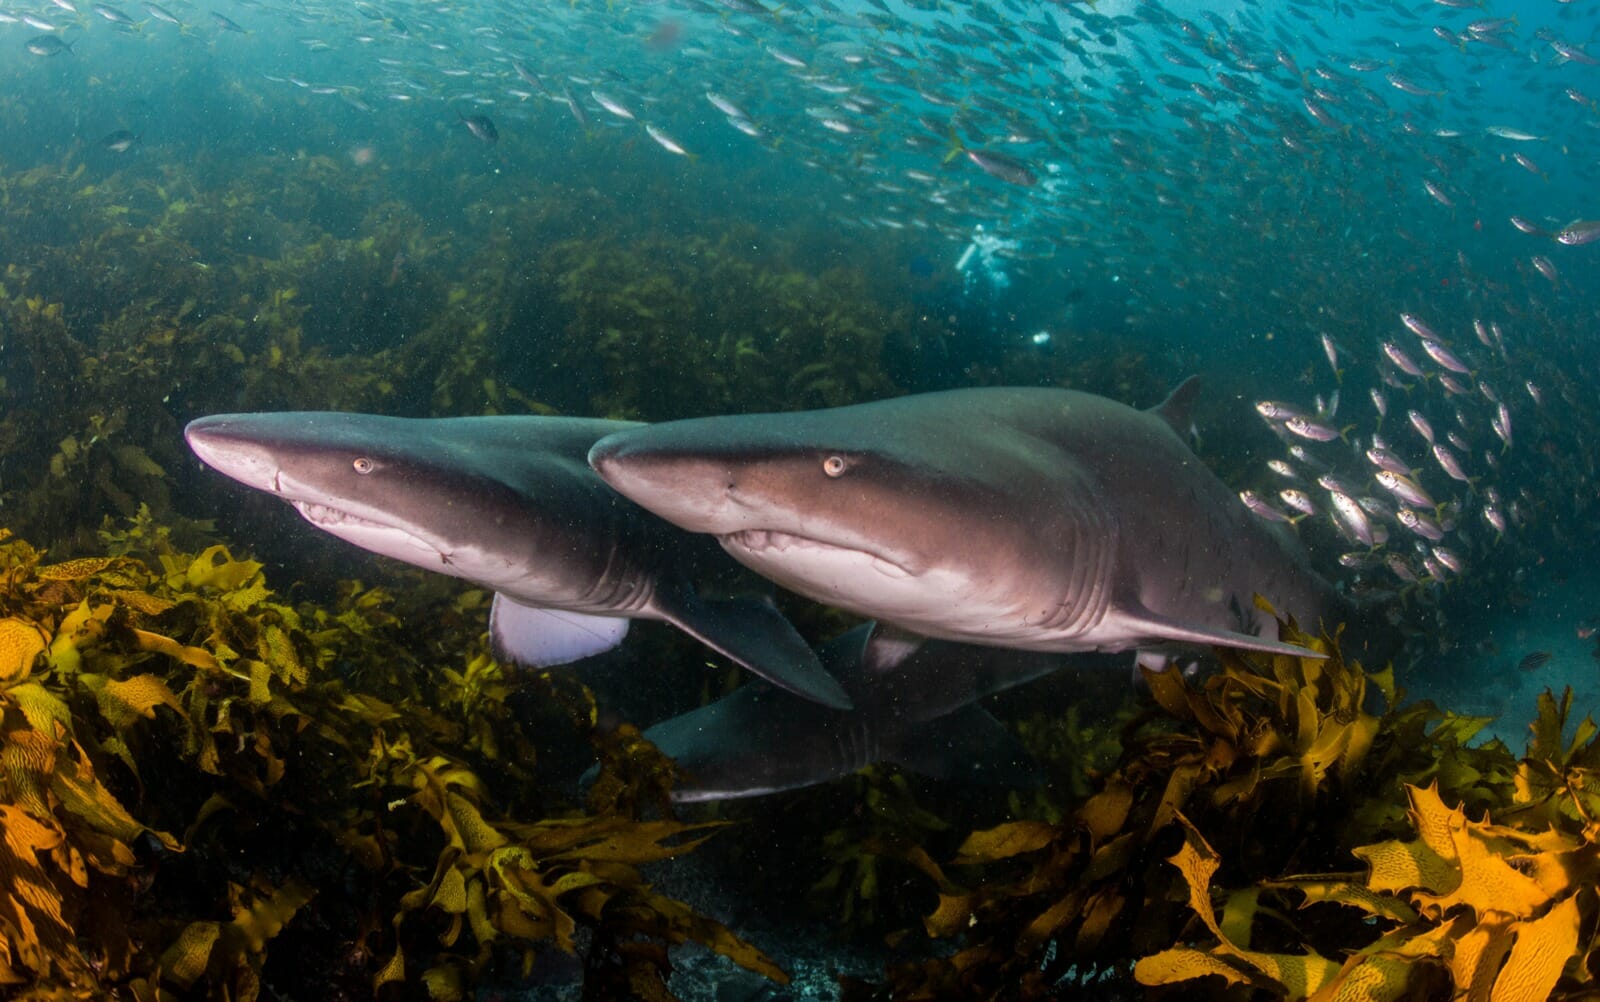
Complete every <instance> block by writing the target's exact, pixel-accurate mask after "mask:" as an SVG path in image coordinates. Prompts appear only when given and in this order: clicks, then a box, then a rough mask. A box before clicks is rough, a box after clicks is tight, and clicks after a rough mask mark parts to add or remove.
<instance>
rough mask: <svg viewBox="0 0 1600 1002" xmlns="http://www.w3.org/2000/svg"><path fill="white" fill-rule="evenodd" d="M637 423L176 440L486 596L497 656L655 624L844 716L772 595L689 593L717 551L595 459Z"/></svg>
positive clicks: (297, 420)
mask: <svg viewBox="0 0 1600 1002" xmlns="http://www.w3.org/2000/svg"><path fill="white" fill-rule="evenodd" d="M635 427H638V426H637V425H635V424H633V423H630V422H625V421H603V420H590V419H583V418H561V417H542V416H515V417H463V418H440V419H408V418H394V417H380V416H378V415H372V414H341V413H333V412H314V411H306V412H283V413H270V414H219V415H214V416H212V417H204V418H200V419H198V420H196V421H193V422H191V423H190V424H189V425H188V427H187V428H185V429H184V437H185V438H186V439H187V440H188V442H189V447H190V448H191V449H193V450H194V452H195V454H196V455H198V456H199V457H200V458H201V459H202V460H204V461H205V462H206V463H207V464H208V465H210V466H211V467H213V468H215V469H216V470H218V471H220V472H222V473H225V474H227V475H228V476H230V477H232V478H233V479H235V480H237V481H239V482H240V483H242V484H245V485H246V486H249V487H254V488H255V489H257V490H260V491H265V492H267V493H268V494H272V495H275V496H277V497H280V498H282V499H283V500H285V501H287V502H289V503H290V504H291V505H293V506H294V508H295V510H297V511H298V512H299V513H300V514H301V516H303V517H304V518H305V519H306V521H308V522H310V523H311V524H312V525H314V526H316V527H317V528H319V529H321V530H323V531H324V532H328V533H331V534H332V535H335V536H338V537H339V538H340V539H343V540H346V541H347V542H351V543H354V544H355V545H357V546H359V547H361V548H363V549H366V550H370V551H372V552H374V553H381V554H383V555H384V556H388V557H393V558H394V559H396V560H401V561H404V562H405V563H408V564H414V565H415V566H418V567H422V568H425V569H427V570H433V571H439V572H440V573H443V574H449V575H452V576H454V577H458V578H463V579H465V580H467V581H471V582H473V583H474V584H477V585H479V586H481V587H484V588H488V589H491V590H493V591H494V593H495V597H494V604H493V606H492V608H491V612H490V635H491V639H492V642H493V645H494V649H495V653H496V655H497V656H499V657H502V658H503V659H505V660H510V661H517V662H520V663H523V664H531V665H537V666H547V665H556V664H566V663H568V662H571V661H576V660H578V659H580V658H584V657H588V656H590V655H593V654H598V653H600V652H602V651H605V650H608V649H610V648H612V647H614V646H616V645H617V644H619V643H621V642H622V638H623V636H624V635H625V634H626V633H627V630H628V620H630V619H656V620H663V621H665V622H668V623H671V624H672V625H674V626H676V627H677V628H678V629H680V630H683V631H684V632H685V633H687V634H689V635H690V636H692V637H694V638H695V639H697V640H699V641H701V642H702V643H704V644H705V645H706V646H708V647H710V648H712V649H713V650H716V651H719V652H720V653H722V654H724V655H726V656H727V657H729V658H732V659H733V660H734V661H737V662H738V663H740V664H742V665H744V666H745V667H746V668H748V669H750V670H751V671H753V672H755V673H756V674H758V675H760V676H762V677H763V678H765V679H767V680H768V681H770V682H772V683H774V684H775V685H778V686H780V687H782V688H784V689H788V690H789V691H790V692H793V693H795V694H797V695H799V696H802V697H804V698H806V699H808V700H815V701H817V702H820V703H823V704H826V705H828V706H831V707H835V708H841V709H843V708H848V707H849V706H850V705H851V704H850V698H849V696H848V695H846V693H845V690H844V688H843V687H841V686H840V685H839V683H838V682H837V681H836V680H835V679H834V678H833V677H832V676H830V675H829V674H828V673H827V671H826V670H825V669H824V668H823V667H822V663H821V661H820V660H819V659H818V658H817V655H816V653H815V652H814V651H812V650H811V648H810V647H809V646H808V645H807V644H806V642H805V641H804V640H803V639H801V637H800V635H799V634H798V633H796V632H795V630H794V627H793V626H792V625H790V623H789V621H788V620H786V619H785V618H784V617H783V615H782V614H781V613H779V612H778V611H777V610H776V609H775V608H774V607H773V606H772V605H770V604H768V603H766V602H764V601H760V600H757V599H748V598H734V599H710V598H706V597H703V596H700V595H698V594H696V593H695V591H694V589H693V588H692V587H691V586H690V584H689V580H690V577H689V572H690V569H691V568H692V567H695V566H696V565H697V564H698V565H700V567H701V569H705V570H709V571H712V572H719V571H722V570H728V571H732V570H735V569H736V565H734V564H733V562H732V561H731V560H729V559H728V558H727V557H726V555H724V554H722V553H720V552H718V551H717V550H716V548H715V546H707V545H705V543H704V542H703V541H702V539H701V538H700V537H696V536H693V535H690V534H689V533H685V532H683V531H682V530H680V529H677V528H675V527H673V526H672V525H670V524H668V523H667V522H664V521H662V520H661V519H659V518H657V517H656V516H654V515H652V514H650V513H649V512H646V511H644V510H643V509H642V508H639V507H638V506H637V505H635V504H633V503H632V502H630V501H628V500H627V499H625V498H623V497H622V496H620V495H619V494H617V493H616V492H615V491H613V490H612V489H611V488H609V487H607V486H606V484H605V483H604V482H603V481H602V480H601V479H600V478H599V477H598V476H596V475H595V473H594V471H593V470H591V469H590V468H589V466H588V463H587V462H586V460H585V457H586V456H587V455H588V452H589V449H590V448H591V447H592V446H593V445H594V443H595V442H596V441H598V440H599V439H601V438H603V437H604V436H606V435H608V434H612V433H614V432H617V431H623V430H627V429H630V428H635ZM708 561H709V564H708Z"/></svg>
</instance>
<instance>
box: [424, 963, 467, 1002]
mask: <svg viewBox="0 0 1600 1002" xmlns="http://www.w3.org/2000/svg"><path fill="white" fill-rule="evenodd" d="M422 984H423V987H425V988H427V989H428V998H430V999H432V1000H433V1002H461V1000H462V999H464V998H466V994H465V991H464V990H463V988H462V985H461V971H460V970H459V969H458V968H457V967H456V966H455V965H454V964H441V965H440V966H438V967H430V968H428V969H427V970H426V971H423V972H422Z"/></svg>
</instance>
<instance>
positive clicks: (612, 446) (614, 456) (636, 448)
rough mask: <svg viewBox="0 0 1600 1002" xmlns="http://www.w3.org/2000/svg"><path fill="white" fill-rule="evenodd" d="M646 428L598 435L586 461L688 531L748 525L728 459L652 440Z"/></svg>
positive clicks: (645, 505)
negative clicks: (723, 459)
mask: <svg viewBox="0 0 1600 1002" xmlns="http://www.w3.org/2000/svg"><path fill="white" fill-rule="evenodd" d="M649 432H650V429H639V430H637V431H624V432H618V433H617V434H614V435H608V436H606V437H605V438H602V439H601V440H600V441H598V442H596V443H595V444H594V447H593V448H591V449H590V450H589V465H590V466H591V467H593V468H594V471H595V472H596V473H598V474H600V479H602V480H604V481H605V482H606V483H607V484H609V485H610V486H611V488H612V490H615V491H616V492H617V493H618V494H621V495H622V496H623V497H625V498H627V499H628V500H630V501H632V502H633V503H635V504H637V505H639V506H640V507H642V508H645V509H648V510H649V511H651V512H654V513H655V514H656V515H658V516H660V517H661V518H664V519H666V520H667V521H669V522H672V523H674V524H675V525H678V526H679V527H681V528H684V529H687V530H689V531H690V532H709V533H719V534H720V533H723V532H728V531H732V530H735V529H740V528H747V527H748V526H747V525H746V524H744V523H745V522H746V520H747V519H748V515H749V513H748V512H746V511H744V510H743V506H742V505H740V504H739V501H738V497H737V493H738V492H737V480H738V477H737V475H736V471H735V470H734V468H733V467H732V466H731V465H730V464H729V463H726V462H723V461H720V460H719V459H718V458H716V457H715V456H714V455H710V454H707V453H704V452H699V451H695V450H691V449H682V448H676V447H674V446H672V445H670V444H665V443H662V442H660V441H659V440H656V441H652V437H653V436H651V435H650V433H649Z"/></svg>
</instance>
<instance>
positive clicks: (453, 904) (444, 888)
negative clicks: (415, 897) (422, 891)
mask: <svg viewBox="0 0 1600 1002" xmlns="http://www.w3.org/2000/svg"><path fill="white" fill-rule="evenodd" d="M428 903H429V904H431V905H433V906H434V907H435V908H438V909H439V910H441V911H444V912H446V913H448V914H451V915H460V914H462V913H463V912H465V911H466V910H467V878H466V875H465V874H463V873H462V872H461V870H460V869H459V868H458V867H454V866H452V867H450V868H449V869H448V870H446V871H445V872H444V876H443V877H442V878H441V879H440V880H439V886H438V887H437V888H436V889H435V890H434V892H433V896H432V899H431V900H430V901H429V902H428Z"/></svg>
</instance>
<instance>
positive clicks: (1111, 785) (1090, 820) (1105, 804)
mask: <svg viewBox="0 0 1600 1002" xmlns="http://www.w3.org/2000/svg"><path fill="white" fill-rule="evenodd" d="M1132 807H1133V789H1132V788H1131V787H1130V786H1129V785H1128V784H1127V783H1126V782H1125V781H1123V780H1122V779H1120V778H1117V777H1113V778H1112V779H1110V780H1108V781H1107V782H1106V785H1105V788H1104V789H1102V790H1101V791H1100V792H1099V793H1096V794H1095V795H1094V796H1092V797H1090V798H1089V799H1088V801H1087V802H1085V803H1084V805H1083V806H1082V807H1080V808H1078V820H1079V821H1081V822H1082V823H1083V827H1084V828H1085V829H1087V830H1088V832H1089V837H1090V838H1091V839H1092V840H1093V841H1094V842H1095V843H1096V844H1098V843H1100V842H1102V841H1104V840H1106V839H1108V838H1111V837H1112V836H1113V835H1116V834H1117V833H1118V832H1120V831H1122V826H1123V825H1124V824H1126V823H1127V821H1128V811H1129V810H1130V809H1132ZM1041 848H1042V847H1041Z"/></svg>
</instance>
